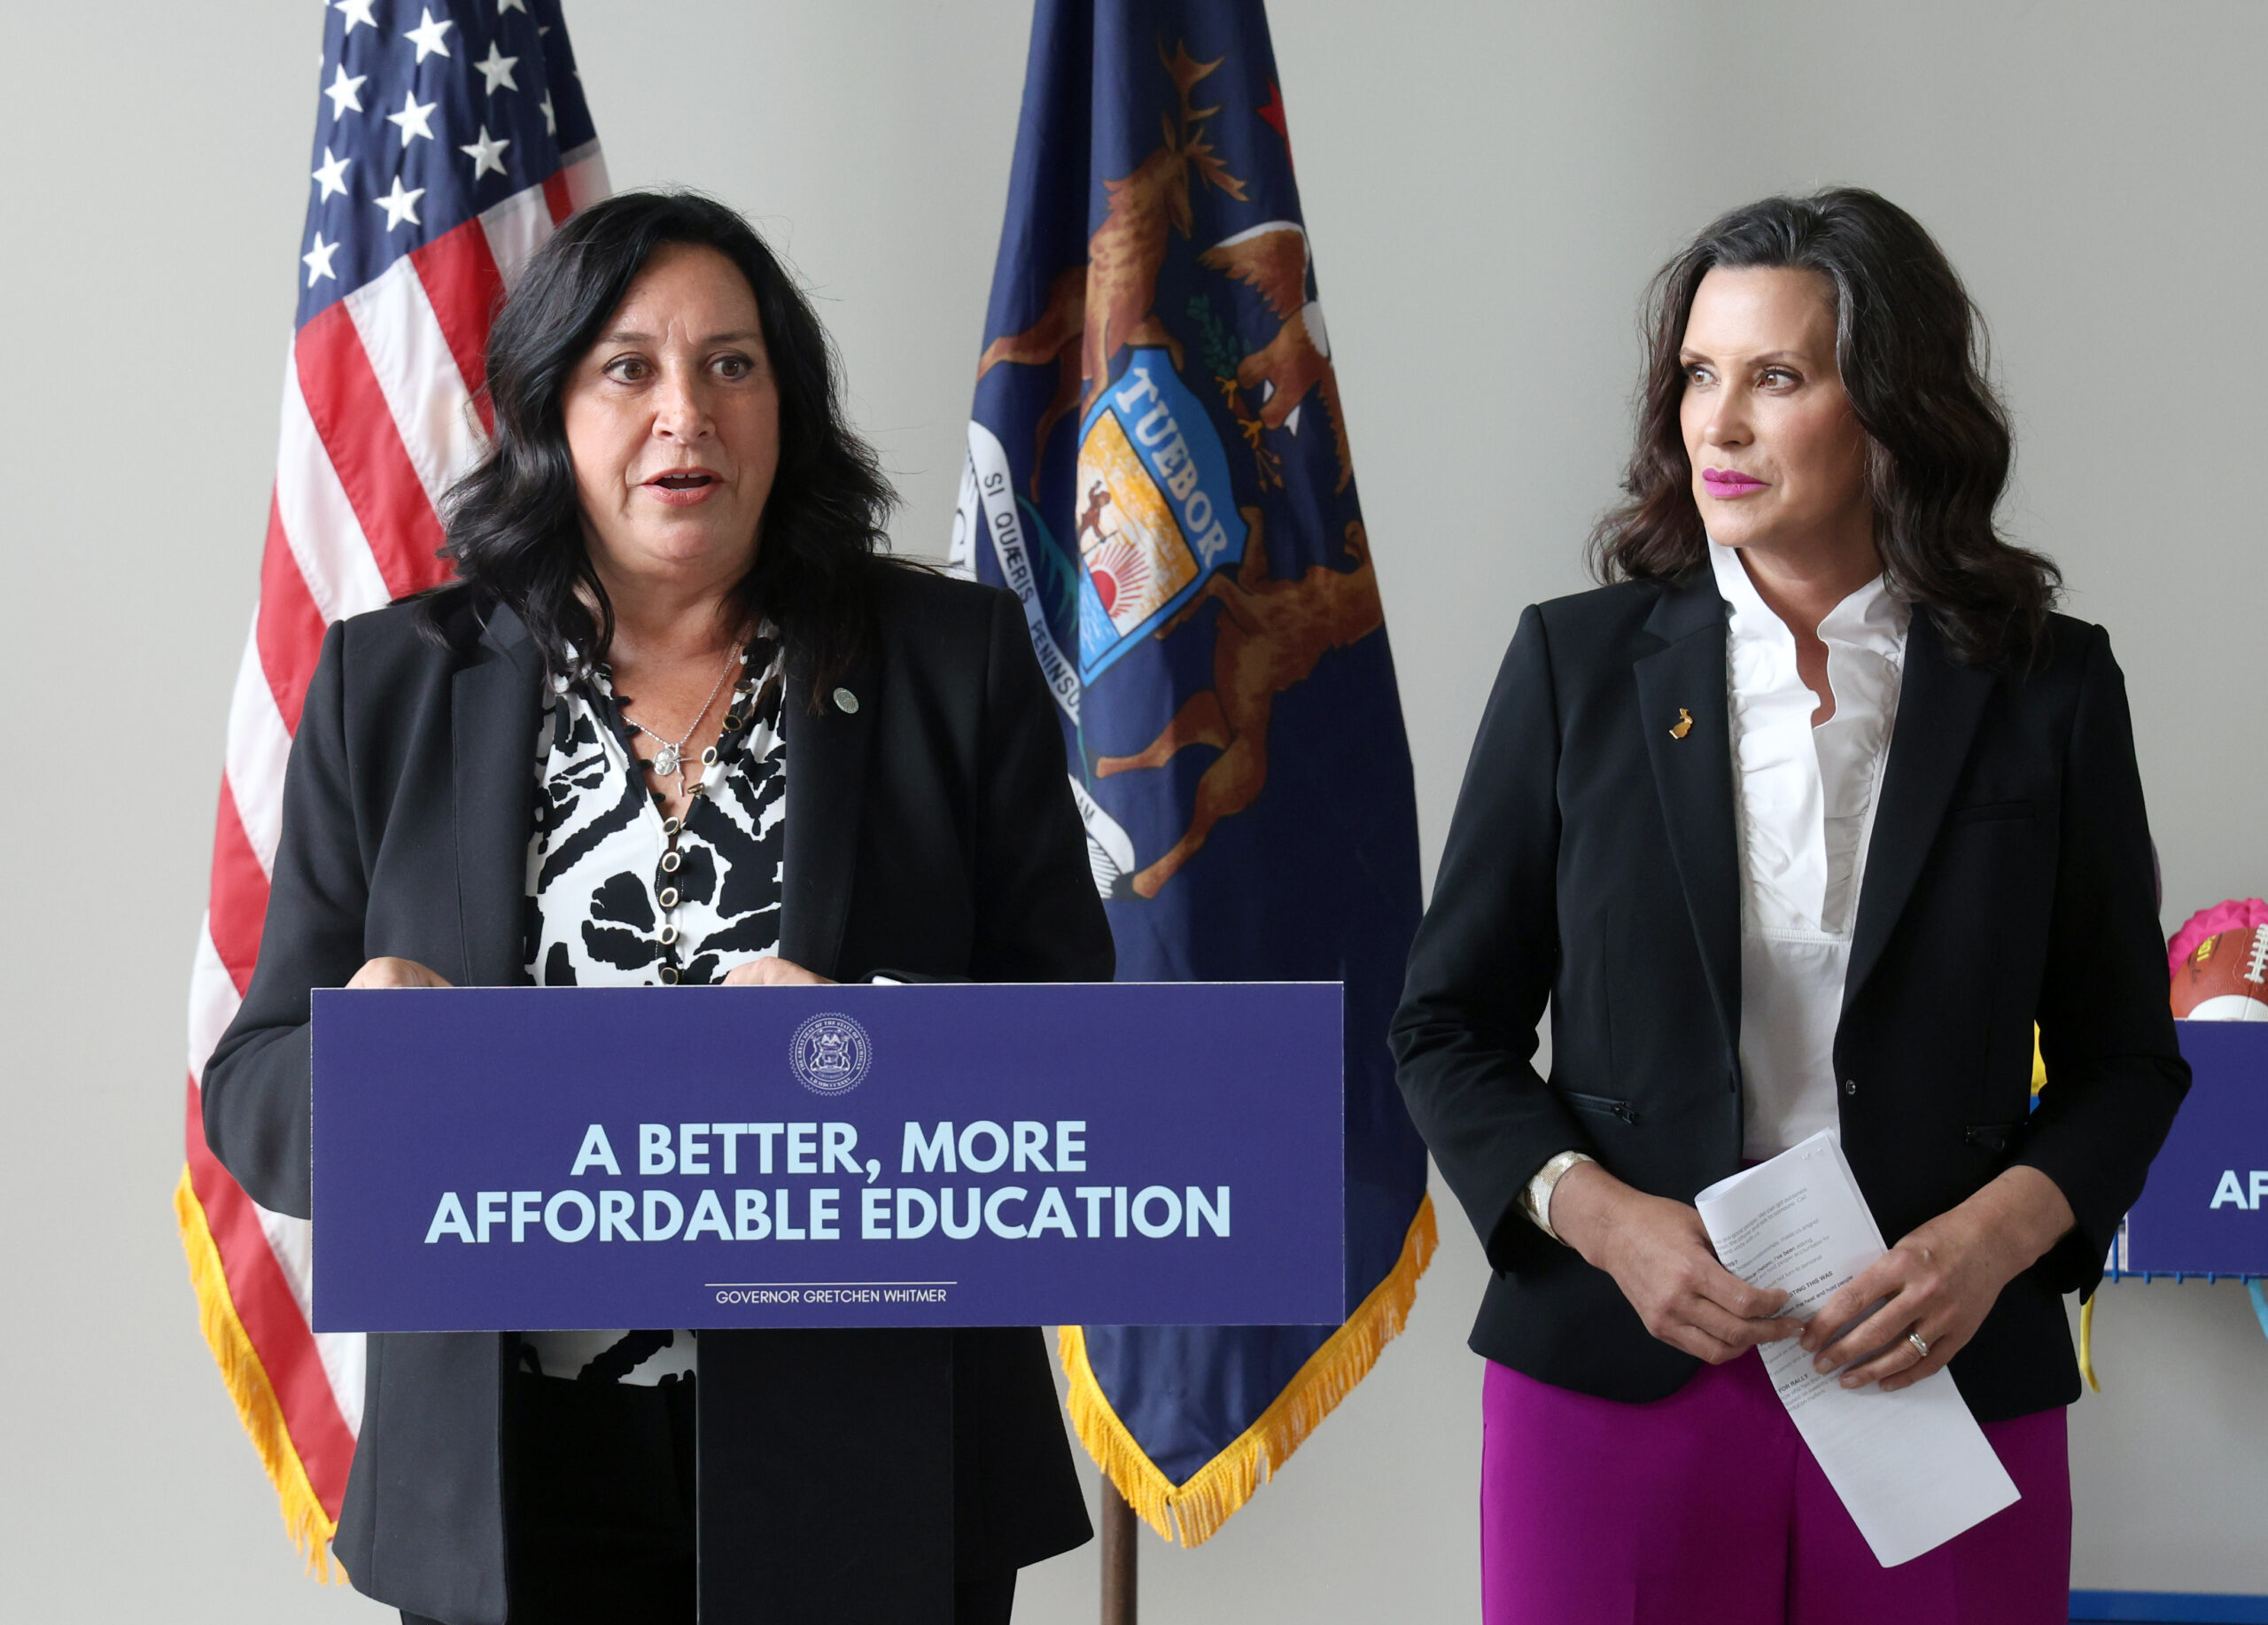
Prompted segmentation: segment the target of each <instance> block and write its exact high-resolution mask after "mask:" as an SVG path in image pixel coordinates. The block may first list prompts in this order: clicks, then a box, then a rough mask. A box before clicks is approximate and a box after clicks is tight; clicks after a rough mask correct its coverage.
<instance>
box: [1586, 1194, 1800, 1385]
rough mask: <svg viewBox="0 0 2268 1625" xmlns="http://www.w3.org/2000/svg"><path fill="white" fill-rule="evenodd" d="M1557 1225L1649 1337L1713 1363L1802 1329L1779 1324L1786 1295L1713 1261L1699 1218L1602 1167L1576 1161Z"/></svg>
mask: <svg viewBox="0 0 2268 1625" xmlns="http://www.w3.org/2000/svg"><path fill="white" fill-rule="evenodd" d="M1550 1217H1551V1227H1552V1229H1554V1230H1556V1231H1557V1232H1559V1234H1560V1235H1561V1237H1562V1238H1564V1239H1565V1241H1566V1243H1567V1245H1568V1246H1570V1247H1572V1248H1574V1249H1575V1250H1576V1251H1577V1252H1578V1253H1581V1255H1582V1256H1583V1257H1584V1259H1585V1260H1586V1261H1587V1262H1588V1263H1593V1264H1596V1266H1597V1267H1598V1268H1600V1269H1602V1270H1604V1271H1606V1272H1607V1273H1608V1274H1609V1275H1611V1276H1612V1277H1613V1278H1614V1284H1615V1285H1616V1286H1618V1287H1621V1288H1622V1295H1623V1296H1624V1297H1626V1298H1627V1299H1629V1300H1630V1307H1631V1308H1633V1309H1635V1310H1637V1311H1638V1318H1639V1319H1640V1320H1642V1321H1643V1322H1644V1323H1645V1327H1646V1330H1647V1331H1649V1332H1651V1333H1653V1334H1654V1335H1655V1336H1656V1337H1658V1338H1659V1339H1660V1340H1661V1341H1664V1342H1666V1343H1667V1344H1669V1345H1670V1346H1671V1347H1672V1348H1674V1349H1684V1350H1685V1352H1686V1353H1688V1354H1692V1355H1698V1356H1699V1357H1701V1358H1703V1359H1705V1360H1706V1361H1708V1362H1709V1364H1710V1365H1723V1364H1725V1362H1727V1361H1728V1360H1732V1359H1737V1358H1738V1357H1740V1356H1741V1355H1743V1354H1744V1353H1746V1352H1747V1351H1748V1350H1749V1349H1753V1348H1754V1347H1756V1345H1757V1344H1759V1343H1774V1342H1778V1341H1780V1340H1781V1339H1782V1338H1783V1337H1794V1336H1797V1335H1798V1334H1799V1333H1801V1332H1802V1331H1803V1329H1804V1326H1803V1322H1802V1321H1800V1320H1783V1319H1780V1318H1777V1317H1778V1315H1779V1312H1780V1310H1781V1309H1782V1308H1783V1306H1784V1305H1785V1304H1786V1302H1787V1301H1788V1295H1787V1294H1786V1293H1784V1292H1764V1291H1760V1290H1759V1289H1758V1288H1756V1287H1751V1286H1750V1285H1749V1284H1748V1283H1747V1282H1745V1281H1744V1280H1742V1279H1740V1278H1739V1277H1738V1276H1736V1275H1735V1274H1734V1273H1733V1272H1732V1271H1729V1270H1728V1269H1726V1268H1725V1266H1724V1265H1722V1264H1720V1263H1718V1262H1717V1255H1716V1253H1715V1251H1714V1250H1713V1248H1711V1247H1710V1245H1709V1232H1707V1231H1706V1230H1705V1229H1703V1228H1702V1225H1701V1216H1700V1215H1699V1214H1698V1213H1697V1212H1695V1211H1694V1210H1693V1209H1692V1208H1691V1207H1690V1206H1689V1205H1688V1204H1687V1203H1685V1202H1682V1201H1670V1200H1668V1199H1667V1198H1666V1197H1661V1196H1649V1195H1647V1194H1646V1193H1644V1192H1643V1191H1639V1190H1635V1189H1633V1188H1632V1187H1631V1186H1627V1185H1625V1184H1624V1183H1623V1182H1622V1181H1621V1180H1619V1179H1618V1178H1615V1177H1614V1176H1613V1175H1612V1174H1611V1173H1609V1172H1607V1171H1606V1170H1605V1169H1604V1168H1601V1167H1600V1166H1599V1165H1598V1164H1597V1163H1596V1162H1578V1163H1576V1164H1575V1165H1574V1166H1573V1168H1571V1169H1569V1170H1567V1171H1566V1173H1565V1174H1564V1175H1562V1176H1561V1177H1560V1179H1559V1183H1558V1185H1557V1186H1555V1187H1554V1188H1553V1190H1552V1193H1551V1215H1550Z"/></svg>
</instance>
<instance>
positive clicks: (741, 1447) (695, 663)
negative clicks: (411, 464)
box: [204, 193, 1113, 1625]
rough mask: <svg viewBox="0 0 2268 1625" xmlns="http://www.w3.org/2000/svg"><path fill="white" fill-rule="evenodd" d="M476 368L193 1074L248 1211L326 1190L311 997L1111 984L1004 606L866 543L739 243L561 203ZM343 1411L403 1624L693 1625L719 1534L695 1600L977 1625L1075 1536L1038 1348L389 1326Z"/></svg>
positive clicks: (874, 482)
mask: <svg viewBox="0 0 2268 1625" xmlns="http://www.w3.org/2000/svg"><path fill="white" fill-rule="evenodd" d="M487 377H488V393H489V396H490V399H491V401H492V403H493V408H494V415H495V427H494V434H493V439H492V440H491V442H490V443H489V445H488V447H487V449H486V453H485V456H484V458H483V459H482V461H481V462H480V463H478V466H476V467H475V468H474V469H473V470H472V471H471V472H470V474H469V475H467V477H466V478H464V479H463V480H462V482H461V483H460V484H459V485H458V486H457V487H456V488H455V490H454V493H453V494H452V496H451V499H450V501H449V503H448V505H447V512H448V548H447V551H448V554H449V556H451V557H452V558H453V559H454V563H455V564H456V567H457V571H458V575H459V579H458V580H457V581H456V582H454V583H453V584H452V585H450V586H448V587H444V588H442V589H440V590H439V592H437V593H435V594H432V595H429V596H428V597H426V598H425V599H424V600H423V601H422V602H417V603H400V604H396V605H394V606H393V607H392V608H390V609H386V610H379V611H377V613H375V614H370V615H365V616H360V617H357V618H353V619H351V620H348V621H346V622H342V623H340V624H338V625H336V626H332V627H331V628H330V633H329V635H328V636H327V637H326V639H325V640H324V642H323V648H322V661H321V664H320V665H319V666H318V667H317V669H316V671H315V676H314V679H313V680H312V682H311V683H310V685H309V687H308V689H307V701H306V710H305V713H304V715H303V717H302V719H301V723H300V727H299V733H298V735H297V738H296V739H295V741H294V743H293V746H292V755H291V769H290V774H289V778H288V781H287V787H286V791H285V804H284V821H283V836H282V842H281V845H280V847H279V849H278V851H277V854H276V866H275V875H274V892H273V897H272V900H271V902H270V904H269V908H268V921H267V928H266V934H265V936H264V937H263V939H262V944H261V951H260V963H259V966H258V968H257V970H256V971H255V973H254V975H253V977H252V985H251V988H250V991H248V992H247V993H246V995H245V1001H244V1006H243V1008H242V1009H241V1011H240V1012H239V1013H238V1015H237V1018H236V1021H235V1022H234V1023H233V1024H232V1025H231V1026H230V1028H229V1031H228V1033H227V1035H226V1036H225V1037H224V1038H222V1039H221V1043H220V1046H219V1047H218V1048H217V1049H216V1050H215V1051H214V1055H213V1059H212V1062H211V1064H210V1066H209V1067H208V1068H207V1069H206V1074H205V1094H204V1102H205V1125H206V1137H207V1139H209V1141H210V1142H211V1144H212V1147H213V1148H214V1152H215V1153H216V1154H217V1155H219V1156H220V1158H221V1161H222V1162H224V1163H225V1164H226V1165H227V1166H228V1168H229V1171H230V1172H232V1173H233V1174H234V1175H235V1176H236V1177H237V1179H239V1180H240V1181H242V1183H243V1184H244V1186H245V1188H246V1189H247V1190H248V1191H250V1192H251V1193H252V1195H253V1197H254V1198H255V1199H257V1200H258V1201H260V1202H261V1203H263V1204H264V1205H266V1206H267V1207H269V1208H271V1209H276V1210H278V1211H282V1212H285V1213H294V1214H301V1215H304V1214H306V1213H307V1211H308V1186H309V1170H308V1143H309V1141H308V1057H309V1053H310V1052H309V1028H308V1010H309V992H310V990H311V989H314V988H318V987H338V986H342V985H346V986H356V987H438V986H446V985H451V984H458V985H463V984H478V985H497V984H528V983H534V984H542V985H562V984H580V985H586V986H588V985H652V984H718V983H723V984H781V983H796V982H801V983H811V982H817V981H822V980H827V979H838V980H855V979H865V978H875V979H881V978H883V977H890V978H895V979H898V980H905V979H909V978H926V979H933V980H974V981H1022V982H1028V981H1048V980H1093V981H1107V980H1108V979H1109V978H1110V976H1111V972H1112V964H1113V955H1112V948H1111V939H1110V932H1109V929H1108V926H1107V922H1106V921H1105V919H1104V916H1103V911H1102V906H1101V903H1100V901H1099V898H1098V897H1097V894H1096V891H1095V888H1094V885H1093V882H1092V880H1091V877H1090V875H1089V871H1088V867H1087V861H1086V845H1085V839H1084V834H1083V832H1082V828H1081V825H1080V821H1079V816H1078V812H1077V810H1076V807H1075V805H1073V802H1072V799H1071V796H1070V792H1069V789H1068V781H1067V778H1066V774H1065V768H1064V755H1063V746H1062V740H1061V735H1060V731H1059V727H1058V724H1057V721H1056V718H1055V712H1054V706H1053V703H1052V700H1051V699H1050V697H1049V696H1048V693H1047V689H1046V688H1045V684H1044V682H1043V680H1042V679H1041V676H1040V673H1039V671H1038V668H1037V665H1036V663H1035V661H1034V658H1033V656H1032V651H1031V644H1030V641H1029V637H1028V635H1027V634H1026V632H1025V630H1024V625H1023V617H1022V614H1021V610H1020V609H1019V607H1018V605H1017V603H1016V602H1015V600H1014V598H1012V597H1010V596H1008V595H1006V594H1004V593H1000V592H997V591H994V590H991V589H989V588H985V587H977V586H975V585H971V584H968V583H964V582H959V581H953V580H948V579H943V578H940V577H938V576H936V575H934V574H931V573H928V572H926V571H920V570H916V569H912V568H907V567H904V566H900V565H897V564H892V563H890V562H889V561H888V560H887V559H885V558H883V557H882V556H879V549H880V548H881V546H882V540H883V532H882V521H883V518H884V517H885V515H886V513H887V511H888V509H889V503H890V501H891V496H890V493H889V487H888V486H887V485H886V484H885V482H884V481H883V479H882V476H881V474H880V472H879V470H877V468H876V465H875V463H874V456H873V455H872V453H871V452H870V451H868V449H867V448H866V447H865V446H864V445H863V444H861V443H860V441H859V440H858V438H857V437H856V435H855V434H854V433H853V432H851V430H850V427H849V426H848V425H847V424H846V423H845V421H844V419H843V412H842V407H841V402H840V398H839V393H838V390H837V384H836V378H835V369H834V363H833V360H832V357H831V355H830V353H829V350H828V346H827V338H826V335H825V334H824V333H823V332H822V330H820V328H819V324H818V322H817V320H816V318H815V317H814V316H813V315H812V311H811V308H810V307H809V305H808V304H807V303H806V302H805V300H804V298H803V296H802V294H801V293H800V292H798V291H797V289H796V285H795V284H794V282H793V281H792V280H791V279H790V278H789V277H788V275H787V273H786V272H785V270H784V269H783V268H781V265H780V264H779V262H778V261H777V260H774V259H773V256H772V255H771V253H769V252H768V251H767V250H766V249H765V246H764V245H763V244H762V243H761V242H760V241H759V240H758V239H757V237H756V235H755V234H754V233H753V232H752V231H751V230H750V229H749V227H748V226H747V224H746V223H745V222H742V220H741V219H740V218H739V217H738V216H737V215H735V214H732V213H731V212H730V211H729V210H727V209H726V208H724V207H723V206H719V205H718V204H715V203H711V202H710V201H708V200H707V199H705V198H698V197H691V196H664V195H659V194H654V193H633V194H629V195H626V196H623V197H619V198H614V199H612V200H611V201H610V202H606V203H602V204H599V205H597V206H594V207H592V208H590V209H588V210H586V211H585V212H584V213H583V214H580V215H579V216H577V217H576V218H575V219H574V220H572V221H571V222H569V223H568V224H567V225H566V226H564V227H563V229H561V230H560V231H559V232H558V233H557V234H556V235H555V236H554V237H552V238H551V239H550V240H549V242H548V244H547V245H545V246H544V247H543V248H542V249H540V251H539V252H538V253H536V254H535V256H534V257H533V259H532V261H531V262H530V264H529V265H528V267H527V268H526V270H525V272H524V276H523V278H522V280H521V282H520V283H519V284H518V286H517V288H516V289H515V290H514V292H513V293H512V296H511V299H510V300H509V303H508V304H507V305H506V307H504V309H503V311H502V312H501V315H499V316H498V318H497V320H496V323H495V325H494V328H493V332H492V334H491V337H490V342H489V348H488V354H487ZM653 1043H654V1054H655V1055H656V1064H662V1065H666V1064H667V1063H668V1058H669V1055H670V1054H671V1046H672V1036H671V1035H670V1034H669V1033H668V1032H666V1031H664V1032H657V1033H656V1034H654V1035H653ZM624 1081H625V1087H633V1086H634V1084H635V1080H634V1079H625V1080H624ZM696 1373H697V1374H696ZM696 1384H697V1385H698V1388H699V1390H700V1394H701V1400H702V1403H701V1406H700V1410H699V1421H698V1439H699V1442H698V1447H697V1457H698V1481H699V1485H700V1493H699V1497H698V1506H697V1507H696V1497H695V1466H696V1446H695V1432H696V1426H695V1408H694V1404H693V1396H694V1392H695V1385H696ZM365 1392H366V1395H367V1402H366V1409H365V1411H364V1412H363V1415H362V1418H361V1434H360V1438H359V1442H358V1443H357V1446H356V1450H355V1458H354V1464H353V1474H352V1476H351V1478H350V1479H349V1481H348V1485H347V1491H346V1506H345V1510H344V1512H343V1513H342V1515H341V1518H340V1521H339V1528H338V1539H337V1545H336V1550H337V1552H338V1557H339V1558H340V1559H341V1560H342V1561H343V1562H344V1563H345V1565H346V1569H347V1571H348V1573H349V1574H351V1575H352V1576H353V1580H354V1582H355V1584H356V1585H357V1586H359V1587H360V1588H361V1590H364V1591H366V1592H368V1593H369V1595H371V1596H373V1597H375V1598H379V1599H381V1600H383V1601H384V1602H387V1603H390V1604H392V1605H393V1606H397V1607H400V1608H401V1609H402V1610H404V1611H405V1612H404V1617H405V1618H406V1619H408V1620H412V1621H416V1620H421V1619H431V1620H439V1621H447V1625H504V1621H506V1619H507V1617H508V1615H509V1620H510V1621H511V1625H558V1622H563V1621H632V1620H634V1621H686V1622H687V1625H690V1622H691V1621H692V1620H693V1619H694V1617H695V1538H696V1528H698V1529H699V1530H700V1531H702V1533H701V1536H700V1545H701V1558H702V1570H701V1574H702V1584H703V1587H704V1588H708V1587H721V1588H722V1589H721V1590H718V1591H717V1592H716V1593H714V1594H711V1596H710V1597H709V1598H708V1602H707V1604H706V1605H705V1606H704V1607H703V1614H704V1616H705V1617H709V1618H711V1619H712V1620H713V1619H716V1618H718V1617H725V1616H727V1615H732V1616H733V1617H738V1616H737V1615H733V1610H732V1607H728V1606H725V1605H727V1604H730V1605H733V1606H737V1607H739V1608H742V1609H745V1610H748V1611H749V1614H750V1617H753V1615H754V1613H755V1612H756V1611H758V1610H761V1612H762V1617H764V1618H765V1619H766V1620H779V1621H820V1620H828V1621H832V1620H843V1619H884V1618H888V1619H898V1620H909V1621H911V1620H931V1621H939V1622H940V1625H942V1621H945V1620H947V1619H951V1620H953V1621H960V1622H965V1625H967V1622H975V1621H1006V1619H1007V1618H1008V1617H1009V1611H1010V1607H1011V1606H1012V1600H1013V1597H1014V1586H1015V1571H1016V1569H1017V1568H1018V1567H1020V1566H1021V1565H1023V1564H1027V1563H1031V1562H1035V1561H1037V1560H1038V1559H1041V1558H1044V1557H1047V1556H1050V1555H1052V1554H1053V1553H1055V1552H1057V1551H1063V1550H1065V1549H1067V1548H1068V1547H1070V1546H1074V1545H1076V1544H1077V1543H1080V1542H1081V1541H1083V1540H1084V1539H1086V1538H1087V1536H1088V1534H1089V1528H1088V1524H1087V1519H1086V1514H1085V1510H1084V1502H1083V1500H1082V1498H1081V1495H1080V1491H1079V1489H1078V1485H1077V1482H1076V1477H1075V1475H1074V1473H1073V1469H1072V1464H1071V1458H1070V1454H1069V1450H1068V1445H1067V1443H1066V1441H1065V1438H1064V1435H1063V1428H1062V1424H1061V1421H1060V1417H1059V1413H1058V1410H1057V1405H1056V1399H1055V1391H1054V1387H1053V1383H1052V1379H1051V1375H1050V1372H1049V1369H1048V1365H1047V1359H1046V1356H1045V1349H1044V1348H1043V1346H1042V1343H1041V1341H1040V1336H1039V1333H1038V1332H1037V1330H1035V1329H1031V1328H1021V1329H1005V1328H1004V1329H998V1330H983V1329H979V1330H963V1331H889V1332H842V1333H829V1332H796V1333H707V1334H704V1335H703V1336H702V1337H701V1338H700V1339H699V1340H698V1344H697V1346H696V1344H695V1339H694V1338H693V1336H692V1334H691V1333H687V1332H686V1331H683V1330H681V1329H680V1330H677V1331H674V1332H672V1331H669V1330H651V1331H605V1332H594V1333H526V1334H507V1335H505V1336H502V1337H501V1338H500V1337H499V1336H497V1335H495V1334H493V1333H483V1334H472V1333H462V1334H455V1333H453V1334H447V1335H416V1336H413V1335H376V1336H372V1337H371V1338H370V1340H369V1371H368V1376H367V1380H366V1385H365ZM696 1512H697V1513H698V1519H697V1520H696Z"/></svg>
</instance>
